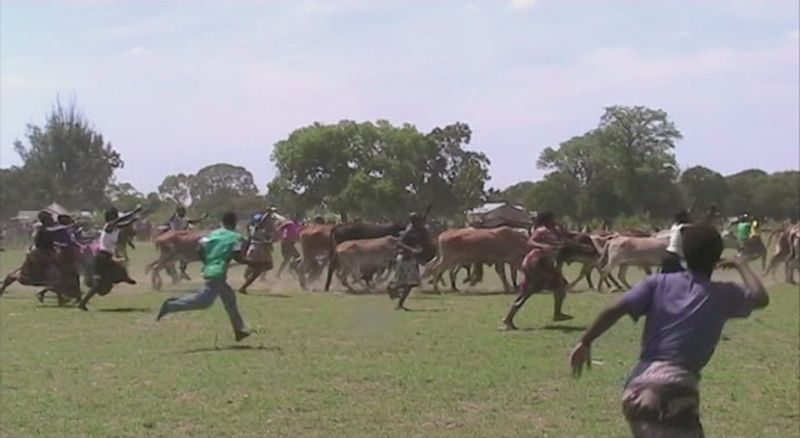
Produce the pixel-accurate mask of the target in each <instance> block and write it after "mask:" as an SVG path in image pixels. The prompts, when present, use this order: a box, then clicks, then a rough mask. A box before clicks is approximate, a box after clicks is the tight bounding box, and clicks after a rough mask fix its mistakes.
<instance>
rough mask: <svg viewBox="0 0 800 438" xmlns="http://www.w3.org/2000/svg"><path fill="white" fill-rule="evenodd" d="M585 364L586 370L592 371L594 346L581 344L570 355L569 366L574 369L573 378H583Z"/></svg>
mask: <svg viewBox="0 0 800 438" xmlns="http://www.w3.org/2000/svg"><path fill="white" fill-rule="evenodd" d="M584 364H585V365H586V369H592V346H591V345H587V344H584V343H583V342H581V343H579V344H578V345H577V346H576V347H575V349H574V350H572V354H570V355H569V365H570V367H572V376H573V377H575V378H579V377H580V376H581V372H582V371H583V365H584Z"/></svg>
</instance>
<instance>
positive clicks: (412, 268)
mask: <svg viewBox="0 0 800 438" xmlns="http://www.w3.org/2000/svg"><path fill="white" fill-rule="evenodd" d="M419 284H420V279H419V265H418V264H417V259H416V258H415V257H404V256H402V255H401V256H398V257H397V266H396V271H395V276H394V282H393V286H401V287H402V286H410V287H414V286H419Z"/></svg>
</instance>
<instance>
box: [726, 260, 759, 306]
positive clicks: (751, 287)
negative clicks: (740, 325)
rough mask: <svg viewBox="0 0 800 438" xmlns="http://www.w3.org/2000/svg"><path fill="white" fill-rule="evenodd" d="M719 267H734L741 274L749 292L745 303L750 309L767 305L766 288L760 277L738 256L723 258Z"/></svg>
mask: <svg viewBox="0 0 800 438" xmlns="http://www.w3.org/2000/svg"><path fill="white" fill-rule="evenodd" d="M719 267H720V268H722V269H736V271H738V272H739V275H741V276H742V282H743V283H744V286H745V288H746V289H747V291H748V292H749V293H748V294H747V296H746V297H747V304H748V305H749V306H750V308H751V309H763V308H764V307H767V306H768V305H769V295H768V294H767V288H765V287H764V283H762V282H761V279H759V278H758V276H757V275H756V274H755V272H753V270H752V269H750V266H748V264H747V263H746V262H745V261H744V260H742V259H740V258H735V259H733V260H725V261H723V262H721V263H720V264H719Z"/></svg>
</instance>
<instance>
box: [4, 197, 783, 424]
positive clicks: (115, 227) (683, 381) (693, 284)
mask: <svg viewBox="0 0 800 438" xmlns="http://www.w3.org/2000/svg"><path fill="white" fill-rule="evenodd" d="M140 212H141V209H140V208H137V209H135V210H134V211H132V212H130V213H127V214H124V215H119V213H118V212H117V210H116V209H109V210H108V211H106V212H105V224H104V225H103V228H102V231H101V235H100V240H99V251H98V252H97V254H96V255H95V258H94V272H93V278H92V286H91V289H90V291H89V293H88V294H87V295H86V296H85V297H83V298H82V299H80V303H79V306H80V307H81V308H82V309H84V310H85V309H86V303H87V302H88V301H89V299H90V298H91V297H92V296H94V295H95V294H100V295H103V294H106V293H108V291H109V290H110V289H111V287H112V286H113V285H114V284H116V283H120V282H127V283H130V284H134V283H135V281H134V280H133V279H131V278H130V277H129V276H128V275H127V271H126V270H125V268H124V266H123V265H122V264H120V263H119V262H118V261H117V260H116V259H115V258H114V254H115V246H116V244H117V240H118V233H119V230H120V229H121V228H124V227H127V226H130V225H131V224H132V223H133V221H134V220H135V218H136V215H137V214H138V213H140ZM272 213H273V212H271V211H268V212H267V213H265V214H264V215H262V216H258V217H255V218H253V220H251V221H250V224H249V227H248V228H249V230H248V235H249V236H248V238H245V236H243V235H242V234H240V233H238V232H237V231H236V227H237V222H238V219H237V216H236V214H235V213H233V212H228V213H225V214H224V215H223V216H222V226H221V227H220V228H219V229H216V230H214V231H212V232H210V233H208V234H207V235H206V236H205V237H203V238H202V240H201V242H200V243H201V245H200V260H202V261H203V268H202V272H203V278H204V281H205V282H204V285H203V286H202V288H201V289H200V290H198V291H197V292H194V293H191V294H187V295H184V296H182V297H180V298H168V299H166V300H165V301H164V302H163V303H162V305H161V307H160V309H159V312H158V314H157V317H156V319H157V320H161V319H162V318H163V317H164V316H166V315H168V314H170V313H175V312H181V311H188V310H196V309H204V308H208V307H209V306H211V305H212V304H213V302H214V301H215V300H216V298H217V297H218V296H219V297H220V298H221V299H222V302H223V305H224V307H225V310H226V312H227V314H228V316H229V318H230V321H231V324H232V326H233V331H234V336H235V339H236V340H237V341H240V340H242V339H244V338H246V337H247V336H249V335H250V334H251V329H250V328H249V327H248V326H247V324H246V323H245V322H244V319H243V317H242V315H241V313H240V311H239V308H238V305H237V299H236V293H235V292H234V291H233V289H232V288H231V286H230V285H229V284H228V282H227V273H228V267H229V266H230V262H231V261H235V262H238V263H240V264H243V265H245V266H248V267H250V268H256V267H258V266H260V265H259V264H260V263H261V261H259V260H254V259H256V258H255V257H248V253H246V252H245V250H244V246H245V243H246V241H251V242H252V241H253V240H254V239H256V240H258V239H263V241H264V242H270V239H269V235H270V234H271V233H272V232H273V231H275V230H271V229H269V227H266V228H265V224H267V223H274V222H273V221H269V220H267V217H268V216H267V215H270V214H272ZM184 216H185V210H183V209H179V210H178V211H176V215H175V216H173V218H172V219H171V220H170V226H171V227H172V226H173V224H174V226H175V229H180V228H182V227H183V226H184V225H185V224H188V223H192V221H190V220H186V219H184ZM48 217H49V215H48V216H45V215H41V217H40V218H39V219H40V221H41V222H42V227H41V228H40V230H39V231H38V232H37V235H36V239H35V242H34V246H35V247H34V249H33V250H32V251H31V252H30V253H29V254H28V256H27V257H26V260H25V263H24V265H23V267H22V269H21V272H20V273H19V276H20V278H19V279H20V281H22V282H23V284H28V283H26V282H27V281H28V279H30V278H33V277H35V276H36V275H37V272H36V270H44V271H45V272H39V273H38V274H39V275H41V277H42V278H45V279H47V281H45V282H43V283H41V284H37V285H42V286H46V287H54V288H59V289H58V290H59V291H61V292H65V291H72V290H73V289H70V288H74V287H75V285H74V281H75V280H76V277H75V276H74V275H73V274H70V275H72V277H70V279H69V282H70V286H62V285H58V284H56V282H54V281H53V279H56V278H64V275H63V274H64V271H62V272H61V273H60V274H61V275H59V273H58V272H56V271H57V270H58V269H63V267H61V265H60V264H58V263H56V262H55V260H56V258H57V257H58V254H60V251H61V249H60V248H64V245H67V246H68V245H69V235H70V233H71V230H73V228H72V225H71V224H70V223H69V221H68V220H67V219H66V218H59V219H60V220H59V221H58V222H54V221H53V220H52V218H51V217H50V218H49V219H48ZM741 219H742V220H740V221H739V224H738V225H737V231H738V230H741V234H737V236H738V237H744V235H745V230H746V229H747V225H743V224H747V223H748V222H747V221H746V219H748V218H747V216H743V217H742V218H741ZM194 222H197V220H194ZM290 223H291V224H292V225H289V226H287V227H285V228H283V229H282V230H281V231H282V234H283V235H284V236H287V237H289V238H288V239H287V240H288V241H291V239H293V238H295V237H296V236H297V235H298V234H299V230H300V228H301V227H302V225H301V224H300V223H299V222H298V221H295V220H292V221H290ZM754 227H756V228H757V227H758V224H757V223H755V224H754V223H753V221H750V222H749V230H747V232H748V238H749V237H750V236H749V234H750V233H753V228H754ZM426 239H429V236H428V235H427V231H426V229H425V226H424V218H422V217H421V216H419V215H416V214H412V215H411V216H410V220H409V224H408V226H407V228H406V229H405V230H404V231H403V232H402V233H401V235H400V238H399V242H400V244H399V254H398V262H397V266H396V274H395V279H394V281H393V282H392V283H391V285H390V287H389V293H390V296H392V297H393V298H397V299H398V300H399V302H398V308H404V307H403V303H404V302H405V299H406V298H407V297H408V294H409V292H410V291H411V289H413V288H414V287H416V286H418V285H419V284H420V276H419V265H420V262H419V259H418V257H419V256H420V254H421V253H422V250H423V245H424V242H425V241H426ZM564 242H565V237H564V234H563V232H562V230H561V227H560V226H559V225H558V223H557V222H556V220H555V216H554V215H553V213H551V212H543V213H541V214H539V215H538V216H537V217H536V222H535V225H534V227H533V229H532V230H531V234H530V238H529V245H530V252H529V253H528V254H527V255H526V256H525V257H524V260H523V262H522V270H523V273H524V281H523V282H522V284H521V285H520V289H519V294H518V295H517V297H516V299H515V300H514V302H513V303H512V305H511V307H510V309H509V311H508V313H507V314H506V316H505V318H503V321H502V324H503V327H504V328H505V329H509V330H513V329H515V328H516V326H515V325H514V318H515V315H516V314H517V312H518V311H519V310H520V308H521V307H522V306H523V305H524V304H525V302H526V301H527V300H528V299H529V298H530V297H531V296H532V295H533V294H534V293H537V292H540V291H542V290H551V291H553V293H554V308H553V320H554V321H564V320H568V319H571V318H572V316H570V315H567V314H565V313H563V311H562V307H563V303H564V298H565V296H566V291H567V290H566V289H567V287H566V286H567V283H566V281H565V279H564V277H563V276H562V274H561V273H560V272H559V271H558V270H556V269H555V265H554V257H555V255H556V254H557V252H558V250H559V249H560V248H561V247H562V246H563V245H564ZM287 246H288V245H287ZM292 246H293V245H292ZM723 248H724V245H723V240H722V237H721V235H720V233H719V231H718V229H717V228H716V227H714V226H713V225H711V224H709V223H708V222H707V221H703V222H700V223H693V222H692V221H691V218H690V216H689V214H688V213H687V212H679V213H677V214H676V215H675V221H674V224H673V226H672V227H671V230H670V236H669V245H668V247H667V254H666V255H665V259H664V264H663V266H662V272H661V273H660V274H657V275H653V276H649V277H647V278H645V279H644V280H643V281H641V282H640V283H639V284H637V285H636V286H635V287H634V288H633V289H631V290H630V291H628V292H626V293H625V294H624V295H623V296H622V297H620V298H619V299H618V300H617V301H616V302H615V303H614V304H612V305H610V306H609V307H608V308H606V309H605V310H603V311H602V312H601V313H600V314H599V315H598V317H597V319H596V320H595V322H594V323H593V324H592V325H591V326H590V327H589V328H588V329H587V330H586V332H585V333H584V335H583V336H582V337H581V338H580V341H579V342H578V344H577V345H576V346H575V348H574V350H573V351H572V353H571V355H570V358H569V362H570V366H571V367H572V370H573V373H574V374H575V375H576V376H580V374H581V371H582V370H583V368H584V367H586V368H590V367H591V364H592V360H591V347H592V344H593V342H594V341H595V340H596V339H597V338H598V337H600V336H601V335H602V334H603V333H604V332H606V331H607V330H608V329H610V328H611V327H612V326H613V325H614V324H615V323H616V322H617V321H618V320H619V319H621V318H622V317H623V316H625V315H629V316H630V317H631V318H632V319H633V320H634V321H637V320H638V319H639V318H641V317H642V316H644V317H645V318H646V322H645V325H644V332H643V337H642V346H641V353H640V355H639V359H638V363H637V364H636V366H635V367H634V368H633V369H632V371H631V373H630V375H629V377H628V379H627V381H626V384H625V389H624V392H623V398H622V405H623V413H624V415H625V418H626V419H627V421H628V423H629V425H630V428H631V431H632V433H633V435H634V436H636V437H646V436H648V437H649V436H681V437H683V436H685V437H702V436H703V428H702V425H701V423H700V417H699V395H698V394H699V392H698V382H699V379H700V372H701V370H702V368H703V367H704V366H705V365H706V364H707V363H708V361H709V360H710V358H711V356H712V354H713V352H714V350H715V348H716V346H717V344H718V343H719V340H720V336H721V331H722V328H723V326H724V325H725V322H726V321H727V320H728V319H731V318H744V317H747V316H749V315H750V313H751V312H752V311H753V310H756V309H761V308H764V307H766V306H767V304H768V303H769V297H768V295H767V292H766V289H765V288H764V286H763V284H762V283H761V281H760V280H759V278H758V277H757V276H756V275H755V274H754V273H753V272H752V271H751V270H750V268H749V267H748V265H747V263H745V262H744V261H742V260H741V259H740V258H738V257H737V258H734V259H731V260H722V259H721V255H722V251H723ZM287 251H288V249H287ZM295 251H296V250H295ZM717 268H731V269H735V270H737V271H738V272H739V274H740V275H741V278H742V280H743V283H744V284H743V285H739V284H735V283H730V282H717V281H712V279H711V276H712V273H713V271H714V270H715V269H717ZM4 286H5V285H4Z"/></svg>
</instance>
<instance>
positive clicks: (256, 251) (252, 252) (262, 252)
mask: <svg viewBox="0 0 800 438" xmlns="http://www.w3.org/2000/svg"><path fill="white" fill-rule="evenodd" d="M245 258H246V259H247V260H250V261H252V262H256V263H258V264H259V265H264V266H269V267H270V268H271V267H272V245H271V244H269V243H264V242H250V244H249V245H247V251H245Z"/></svg>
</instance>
